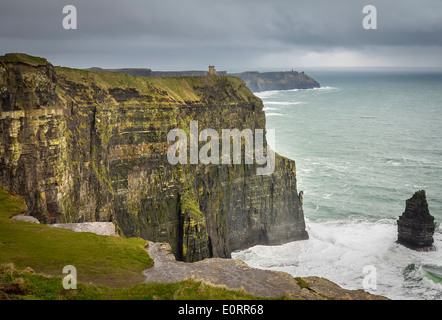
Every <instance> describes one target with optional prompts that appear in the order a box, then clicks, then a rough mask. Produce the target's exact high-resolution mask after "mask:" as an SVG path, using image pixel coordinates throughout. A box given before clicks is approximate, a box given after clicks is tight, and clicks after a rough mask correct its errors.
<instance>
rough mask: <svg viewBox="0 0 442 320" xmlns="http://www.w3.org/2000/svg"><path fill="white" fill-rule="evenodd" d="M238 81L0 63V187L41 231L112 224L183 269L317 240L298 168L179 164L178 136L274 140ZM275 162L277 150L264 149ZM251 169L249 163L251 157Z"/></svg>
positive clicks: (257, 103)
mask: <svg viewBox="0 0 442 320" xmlns="http://www.w3.org/2000/svg"><path fill="white" fill-rule="evenodd" d="M262 109H263V104H262V101H261V100H260V99H258V98H257V97H256V96H254V95H253V94H252V93H251V91H250V90H249V89H248V88H247V87H246V85H245V84H244V82H243V81H242V80H241V79H239V78H237V77H228V76H227V77H226V76H224V77H218V76H213V77H183V78H146V77H136V76H130V75H126V74H119V73H110V72H91V71H85V70H76V69H69V68H61V67H53V66H52V65H51V64H50V63H49V62H47V61H46V60H45V59H42V58H37V57H31V56H28V55H24V54H8V55H5V56H2V57H0V110H1V116H0V141H1V143H0V183H1V184H2V185H5V186H7V187H9V188H10V189H11V191H13V192H15V193H18V194H20V195H22V196H23V197H24V198H25V200H26V204H27V207H28V211H27V213H26V214H27V215H31V216H34V217H36V218H37V219H38V220H39V221H40V222H42V223H47V224H50V223H78V222H95V221H97V222H113V223H114V224H115V225H116V228H117V231H118V233H119V234H123V235H125V236H140V237H143V238H145V239H148V240H153V241H159V242H168V243H170V244H171V247H172V251H173V253H174V254H175V256H176V257H177V258H178V259H179V260H185V261H196V260H201V259H204V258H206V257H230V253H231V252H232V251H233V250H237V249H242V248H246V247H249V246H252V245H256V244H279V243H284V242H287V241H292V240H300V239H306V238H308V234H307V232H306V230H305V222H304V215H303V210H302V204H301V203H300V201H299V198H298V193H297V187H296V167H295V163H294V161H291V160H289V159H286V158H284V157H281V156H279V155H276V157H275V170H274V172H273V173H272V174H270V175H257V174H256V169H257V167H259V165H257V164H256V163H254V164H244V161H242V164H230V165H227V164H226V165H222V164H209V165H203V164H194V165H190V164H189V165H180V164H178V165H172V164H170V163H169V162H168V160H167V151H168V148H169V147H170V146H171V145H172V144H173V143H172V142H171V141H168V140H167V134H168V132H170V131H171V130H172V129H175V128H181V129H183V130H184V131H186V132H188V131H189V123H190V121H198V124H199V128H200V130H202V129H204V128H212V129H214V130H216V131H217V132H218V133H219V136H220V137H221V130H222V129H234V128H236V129H238V130H243V129H250V130H252V131H255V129H265V114H264V112H263V110H262ZM264 147H265V151H266V150H267V146H266V145H265V146H264ZM243 158H244V154H243Z"/></svg>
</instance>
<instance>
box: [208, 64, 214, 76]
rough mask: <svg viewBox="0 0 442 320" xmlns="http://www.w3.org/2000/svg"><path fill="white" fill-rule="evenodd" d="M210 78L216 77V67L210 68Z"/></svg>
mask: <svg viewBox="0 0 442 320" xmlns="http://www.w3.org/2000/svg"><path fill="white" fill-rule="evenodd" d="M207 75H208V76H216V70H215V66H209V72H207Z"/></svg>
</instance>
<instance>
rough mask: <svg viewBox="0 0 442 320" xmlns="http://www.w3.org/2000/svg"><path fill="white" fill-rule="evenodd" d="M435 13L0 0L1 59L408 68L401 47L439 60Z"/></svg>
mask: <svg viewBox="0 0 442 320" xmlns="http://www.w3.org/2000/svg"><path fill="white" fill-rule="evenodd" d="M68 4H69V5H74V6H75V7H76V8H77V18H78V22H77V24H78V29H77V30H64V29H63V28H62V19H63V17H64V15H63V14H62V9H63V7H64V6H65V5H68ZM367 4H371V5H374V6H375V7H376V9H377V22H378V29H377V30H365V29H363V28H362V20H363V18H364V14H363V13H362V8H363V7H364V6H365V5H367ZM441 14H442V1H440V0H424V1H417V0H401V1H398V0H396V1H392V0H376V1H369V0H345V1H344V0H338V1H325V0H316V1H312V0H310V1H304V0H299V1H297V0H280V1H278V0H276V1H267V0H266V1H257V0H253V1H252V0H235V1H233V0H225V1H214V0H181V1H177V0H174V1H172V0H159V1H156V0H155V1H141V0H126V1H123V0H115V1H113V0H92V1H91V0H67V1H54V0H32V1H29V0H27V1H25V0H3V1H2V2H1V4H0V50H1V52H0V53H6V52H16V51H19V52H27V53H30V54H37V55H42V56H45V57H47V58H48V59H49V60H51V61H52V62H55V63H58V64H63V65H72V66H77V67H88V66H91V65H102V66H104V67H123V66H146V65H149V66H152V67H155V66H157V67H162V68H163V69H164V68H167V67H168V66H170V67H171V68H180V67H181V68H191V67H202V66H205V65H206V64H208V63H209V64H210V63H212V62H217V63H220V64H221V65H222V66H225V67H228V66H232V67H234V68H241V66H244V67H255V66H256V67H262V65H260V64H263V63H265V64H267V63H269V59H270V57H274V56H276V57H279V58H280V59H282V57H284V56H285V57H291V56H293V55H296V54H299V55H304V57H311V56H314V55H315V54H316V55H319V56H321V57H322V55H323V54H327V52H335V53H336V51H339V52H352V53H353V55H357V54H361V55H373V54H376V55H377V57H378V58H379V59H381V58H382V55H385V58H386V59H387V60H385V61H389V60H388V59H390V60H391V59H392V57H394V56H395V55H401V57H402V59H403V61H404V63H407V61H408V60H407V57H406V56H405V55H404V50H405V51H408V52H409V54H410V55H413V54H417V55H418V56H422V54H424V55H425V60H426V61H428V62H429V63H431V61H433V60H434V61H435V63H436V61H437V60H438V58H439V56H440V53H441V48H442V19H441ZM395 47H397V48H396V50H395V49H394V48H395ZM367 50H368V51H367ZM281 53H282V55H281ZM284 53H285V55H284ZM344 56H345V55H344ZM266 57H267V58H266ZM291 59H292V61H296V59H294V58H291ZM293 59H294V60H293ZM379 59H378V60H376V61H380V60H379ZM413 59H414V58H413V57H412V56H410V59H409V60H411V61H413ZM399 60H400V59H399ZM414 60H416V59H414ZM300 61H301V60H300ZM302 61H304V62H306V61H307V62H306V63H308V61H309V60H308V59H307V60H302ZM270 63H271V61H270ZM312 63H314V62H312ZM270 67H271V66H270Z"/></svg>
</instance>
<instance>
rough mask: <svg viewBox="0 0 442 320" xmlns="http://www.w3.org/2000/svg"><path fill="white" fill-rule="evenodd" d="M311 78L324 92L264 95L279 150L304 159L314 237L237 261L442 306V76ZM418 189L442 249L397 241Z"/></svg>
mask: <svg viewBox="0 0 442 320" xmlns="http://www.w3.org/2000/svg"><path fill="white" fill-rule="evenodd" d="M306 73H307V74H308V75H309V76H311V77H313V78H314V79H316V80H317V81H318V82H319V83H320V84H321V88H318V89H308V90H285V91H266V92H260V93H257V94H256V95H257V96H258V97H260V98H261V99H262V100H263V102H264V111H265V113H266V122H267V124H266V126H267V129H274V130H275V131H276V133H275V135H276V141H275V144H274V145H273V146H272V147H273V149H274V150H275V151H276V152H278V153H279V154H280V155H282V156H285V157H287V158H290V159H293V160H295V161H296V167H297V186H298V192H299V191H301V190H303V191H304V198H303V199H304V200H303V208H304V215H305V218H306V225H307V231H308V233H309V236H310V239H309V240H305V241H295V242H291V243H287V244H284V245H280V246H255V247H252V248H249V249H246V250H242V251H237V252H234V253H233V254H232V257H233V258H237V259H241V260H243V261H245V262H246V263H247V264H249V265H250V266H252V267H256V268H262V269H271V270H279V271H285V272H288V273H290V274H291V275H293V276H301V277H304V276H319V277H324V278H327V279H329V280H331V281H333V282H335V283H337V284H339V285H340V286H342V287H343V288H346V289H366V290H367V291H370V292H371V293H374V294H379V295H383V296H386V297H388V298H390V299H395V300H399V299H400V300H405V299H406V300H409V299H413V300H423V299H430V300H435V299H437V300H440V299H442V227H441V222H442V71H440V70H439V71H437V70H402V69H401V70H399V69H376V70H368V69H366V70H310V71H308V72H307V71H306ZM418 190H425V191H426V195H427V201H428V204H429V210H430V213H431V214H432V215H433V216H434V217H435V221H436V223H437V226H436V231H435V235H434V239H435V243H434V244H435V246H436V247H437V248H438V250H437V251H434V252H417V251H414V250H410V249H408V248H405V247H403V246H401V245H399V244H397V243H396V240H397V223H396V220H397V219H398V217H399V216H400V215H401V214H402V213H403V211H404V209H405V200H406V199H409V198H411V197H412V196H413V194H414V192H416V191H418ZM367 268H369V269H367ZM370 268H371V269H370ZM367 270H371V272H370V273H367ZM373 270H374V271H373ZM367 277H369V279H370V282H367ZM367 283H368V285H367Z"/></svg>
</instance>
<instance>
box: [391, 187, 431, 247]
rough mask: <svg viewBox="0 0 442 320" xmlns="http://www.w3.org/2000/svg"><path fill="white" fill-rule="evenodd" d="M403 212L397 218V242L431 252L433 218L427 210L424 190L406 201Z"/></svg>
mask: <svg viewBox="0 0 442 320" xmlns="http://www.w3.org/2000/svg"><path fill="white" fill-rule="evenodd" d="M405 203H406V205H405V212H404V213H403V214H402V216H400V217H399V220H398V221H397V224H398V240H397V242H398V243H400V244H402V245H404V246H406V247H408V248H410V249H414V250H418V251H433V250H436V248H435V247H434V245H433V242H434V239H433V234H434V217H433V216H432V215H431V214H430V211H429V210H428V203H427V199H426V195H425V190H419V191H417V192H416V193H415V194H414V195H413V197H412V198H410V199H408V200H406V202H405Z"/></svg>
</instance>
